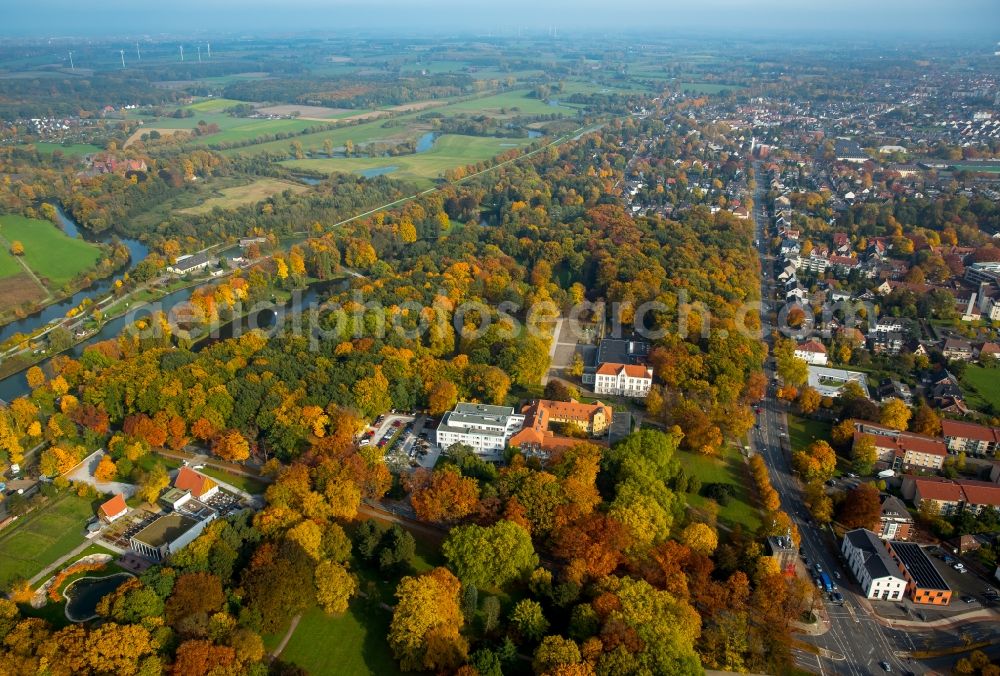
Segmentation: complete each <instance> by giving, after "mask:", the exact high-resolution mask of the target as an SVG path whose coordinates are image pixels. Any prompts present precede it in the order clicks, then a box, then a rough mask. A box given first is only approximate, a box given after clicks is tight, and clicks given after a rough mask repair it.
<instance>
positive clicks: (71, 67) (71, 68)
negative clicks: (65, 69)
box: [69, 49, 76, 70]
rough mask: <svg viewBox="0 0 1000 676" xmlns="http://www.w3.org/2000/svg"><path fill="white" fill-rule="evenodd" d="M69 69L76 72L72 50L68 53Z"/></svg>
mask: <svg viewBox="0 0 1000 676" xmlns="http://www.w3.org/2000/svg"><path fill="white" fill-rule="evenodd" d="M69 69H70V70H76V67H75V66H74V65H73V50H72V49H71V50H70V51H69Z"/></svg>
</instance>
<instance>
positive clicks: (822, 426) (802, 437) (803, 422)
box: [788, 413, 832, 451]
mask: <svg viewBox="0 0 1000 676" xmlns="http://www.w3.org/2000/svg"><path fill="white" fill-rule="evenodd" d="M831 428H832V425H831V424H830V423H829V422H827V421H825V420H811V419H809V418H800V417H799V416H797V415H793V414H791V413H789V414H788V440H789V441H790V442H791V445H792V450H793V451H798V450H800V449H803V448H805V447H806V446H808V445H809V444H811V443H812V442H814V441H816V440H817V439H822V440H823V441H827V442H828V441H830V429H831Z"/></svg>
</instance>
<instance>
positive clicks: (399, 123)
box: [202, 90, 576, 166]
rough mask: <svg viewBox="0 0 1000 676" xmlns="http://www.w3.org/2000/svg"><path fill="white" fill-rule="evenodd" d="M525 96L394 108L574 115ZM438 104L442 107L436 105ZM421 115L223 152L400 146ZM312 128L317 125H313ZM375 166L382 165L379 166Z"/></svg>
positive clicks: (420, 130)
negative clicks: (294, 143) (296, 144)
mask: <svg viewBox="0 0 1000 676" xmlns="http://www.w3.org/2000/svg"><path fill="white" fill-rule="evenodd" d="M527 93H528V92H527V91H526V90H517V91H510V92H504V93H502V94H493V95H491V96H485V97H480V98H474V99H468V100H464V101H454V102H447V103H446V102H443V101H442V102H438V101H427V102H419V103H411V104H406V105H405V106H397V107H396V108H397V109H400V108H407V109H408V108H416V107H417V106H421V107H424V106H433V109H434V110H435V111H436V112H439V113H441V114H443V115H445V116H450V115H453V114H458V113H463V114H488V115H493V116H497V117H507V118H514V117H517V116H519V115H551V114H556V115H569V114H573V113H575V112H576V111H575V109H574V108H572V107H571V106H566V105H563V106H550V105H549V104H547V103H545V102H544V101H540V100H539V99H535V98H530V97H528V96H527ZM439 103H440V104H441V105H437V104H439ZM515 109H516V110H515ZM421 114H422V111H420V110H414V111H413V112H407V113H404V114H402V115H397V116H396V117H393V118H392V120H391V123H387V122H386V120H382V119H379V120H373V121H371V122H362V123H360V124H354V125H345V126H342V127H337V128H336V129H331V130H328V131H321V132H316V133H313V134H303V135H301V136H296V137H295V139H282V140H280V141H270V142H268V143H259V144H255V145H252V146H245V147H242V148H232V149H230V150H224V151H222V152H223V154H224V155H239V154H245V155H258V154H262V153H269V154H274V155H278V154H282V153H284V154H289V153H290V150H289V148H290V147H291V143H292V141H293V140H295V141H298V142H299V143H301V144H302V148H303V150H304V151H306V152H316V151H320V150H322V148H323V143H324V141H326V140H327V139H329V140H330V142H331V143H333V145H334V147H335V148H339V147H342V146H343V145H344V144H345V143H346V142H347V141H351V142H352V143H354V144H355V145H357V144H361V143H369V142H372V141H383V142H384V141H390V140H393V141H398V142H403V141H406V140H409V139H414V138H416V137H417V136H418V135H419V134H421V133H423V132H425V131H426V128H425V127H423V126H422V125H421V123H420V122H419V121H418V120H417V118H418V117H419V116H420V115H421ZM312 124H317V123H316V122H313V123H312ZM220 136H221V134H214V135H212V136H208V137H205V139H202V141H203V142H206V143H207V142H209V139H213V138H219V137H220ZM377 166H385V165H384V164H381V165H377Z"/></svg>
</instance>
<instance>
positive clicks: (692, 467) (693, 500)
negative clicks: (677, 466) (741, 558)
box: [677, 446, 760, 531]
mask: <svg viewBox="0 0 1000 676" xmlns="http://www.w3.org/2000/svg"><path fill="white" fill-rule="evenodd" d="M677 459H678V460H679V461H680V463H681V467H683V468H684V471H685V472H686V473H687V475H688V476H696V477H698V479H699V480H700V481H701V484H702V491H703V492H704V487H705V486H707V485H708V484H712V483H721V484H727V485H729V486H730V488H731V492H732V498H731V499H730V500H729V504H727V505H725V506H720V508H719V521H720V522H722V523H724V524H726V525H728V526H730V527H732V526H735V525H737V524H739V525H741V526H743V528H744V529H747V530H751V531H752V530H755V529H756V528H757V527H758V526H760V511H759V510H758V509H757V508H756V507H755V506H754V505H753V503H752V502H751V497H750V493H749V490H748V486H749V485H750V481H749V478H748V477H747V470H746V467H745V465H744V462H743V457H742V456H741V455H740V452H739V450H737V449H736V448H735V447H734V446H727V447H725V449H724V450H723V451H722V454H721V455H720V456H718V457H713V456H706V455H701V454H698V453H692V452H689V451H677ZM687 498H688V504H689V505H690V506H691V507H693V508H694V509H696V510H697V509H701V508H704V506H705V505H706V503H707V502H708V498H706V497H704V496H702V495H690V494H689V495H688V496H687Z"/></svg>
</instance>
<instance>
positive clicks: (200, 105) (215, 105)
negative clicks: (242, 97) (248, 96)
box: [185, 98, 243, 113]
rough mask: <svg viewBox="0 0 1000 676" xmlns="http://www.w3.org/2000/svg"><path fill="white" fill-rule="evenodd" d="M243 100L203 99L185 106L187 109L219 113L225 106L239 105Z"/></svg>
mask: <svg viewBox="0 0 1000 676" xmlns="http://www.w3.org/2000/svg"><path fill="white" fill-rule="evenodd" d="M241 103H243V101H237V100H236V99H216V98H212V99H204V100H203V101H195V102H194V103H192V104H190V105H187V106H185V108H187V109H189V110H195V111H198V112H205V113H220V112H222V111H223V110H225V109H226V108H231V107H233V106H236V105H239V104H241Z"/></svg>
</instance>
